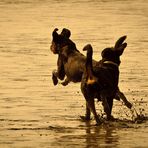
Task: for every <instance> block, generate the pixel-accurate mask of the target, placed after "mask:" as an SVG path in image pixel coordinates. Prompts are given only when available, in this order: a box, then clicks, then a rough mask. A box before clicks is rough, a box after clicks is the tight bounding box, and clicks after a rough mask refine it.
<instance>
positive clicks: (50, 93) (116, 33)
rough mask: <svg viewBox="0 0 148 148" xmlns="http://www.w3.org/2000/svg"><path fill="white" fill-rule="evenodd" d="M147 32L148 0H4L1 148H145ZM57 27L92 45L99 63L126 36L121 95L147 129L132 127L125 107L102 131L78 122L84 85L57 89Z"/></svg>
mask: <svg viewBox="0 0 148 148" xmlns="http://www.w3.org/2000/svg"><path fill="white" fill-rule="evenodd" d="M147 26H148V2H147V1H145V0H135V1H130V0H120V1H117V0H92V1H89V0H79V1H74V0H71V1H68V0H64V1H63V0H61V1H59V0H53V1H52V0H42V1H40V0H13V1H11V0H0V69H1V82H0V96H1V98H0V147H81V148H83V147H84V148H90V147H125V146H126V147H147V146H148V141H147V138H148V120H147V118H148V109H147V104H148V101H147V97H148V75H147V73H148V66H147V65H148V60H147V59H148V58H147V57H148V49H147V47H148V27H147ZM55 27H58V28H59V29H60V30H61V29H62V28H64V27H67V28H69V29H70V30H71V31H72V36H71V39H72V40H73V41H74V42H75V43H76V45H77V48H78V49H79V50H81V49H82V48H83V46H84V45H85V44H87V43H91V44H92V46H93V48H94V58H95V59H98V60H99V59H100V52H101V50H102V49H103V48H105V47H107V46H113V44H114V42H115V41H116V40H117V39H118V38H119V37H120V36H122V35H127V40H126V41H127V43H128V47H127V48H126V50H125V52H124V54H123V56H122V58H121V60H122V63H121V66H120V83H119V87H120V89H121V90H122V91H123V92H124V93H125V95H126V96H127V98H128V99H129V100H130V101H131V102H132V103H133V104H134V106H135V108H136V110H137V111H138V113H139V114H142V115H144V116H145V120H144V121H143V122H141V123H139V124H138V123H132V122H131V120H132V113H131V112H130V111H129V110H128V109H127V108H126V107H125V106H124V105H123V104H122V103H121V102H119V101H114V107H113V115H114V117H115V118H117V119H118V120H117V121H116V122H109V123H105V124H103V125H101V126H99V127H97V126H95V121H94V120H92V121H90V122H89V123H86V122H82V121H81V120H80V117H79V116H80V115H84V113H85V100H84V98H83V96H82V94H81V92H80V84H79V83H78V84H73V83H70V84H69V85H68V86H66V87H63V86H61V85H58V86H56V87H55V86H53V84H52V81H51V72H52V70H53V69H56V60H57V56H55V55H53V54H52V53H51V51H50V49H49V47H50V43H51V33H52V31H53V29H54V28H55ZM97 112H98V113H102V108H101V105H100V104H98V105H97Z"/></svg>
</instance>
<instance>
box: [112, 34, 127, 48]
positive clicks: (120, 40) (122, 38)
mask: <svg viewBox="0 0 148 148" xmlns="http://www.w3.org/2000/svg"><path fill="white" fill-rule="evenodd" d="M125 39H126V35H124V36H122V37H120V38H119V39H118V40H117V41H116V43H115V47H114V49H117V48H119V47H120V46H121V45H122V43H123V42H124V40H125Z"/></svg>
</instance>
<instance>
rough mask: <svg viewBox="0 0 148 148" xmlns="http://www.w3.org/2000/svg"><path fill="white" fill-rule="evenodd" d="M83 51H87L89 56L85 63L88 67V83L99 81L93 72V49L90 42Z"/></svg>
mask: <svg viewBox="0 0 148 148" xmlns="http://www.w3.org/2000/svg"><path fill="white" fill-rule="evenodd" d="M83 51H87V56H86V63H85V68H86V75H87V80H86V83H87V84H88V85H91V84H94V83H96V81H97V78H96V77H95V76H94V72H93V60H92V56H93V49H92V46H91V45H90V44H87V45H86V46H85V47H84V48H83Z"/></svg>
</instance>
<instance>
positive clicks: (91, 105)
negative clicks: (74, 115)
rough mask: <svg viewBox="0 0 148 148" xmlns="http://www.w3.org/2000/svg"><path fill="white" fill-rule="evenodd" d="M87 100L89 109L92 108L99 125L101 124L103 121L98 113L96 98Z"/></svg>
mask: <svg viewBox="0 0 148 148" xmlns="http://www.w3.org/2000/svg"><path fill="white" fill-rule="evenodd" d="M86 101H87V106H88V107H89V109H90V110H91V112H92V113H93V115H94V118H95V120H96V123H97V125H100V124H101V123H102V122H101V120H100V119H99V117H98V115H97V112H96V108H95V102H94V98H89V99H87V100H86Z"/></svg>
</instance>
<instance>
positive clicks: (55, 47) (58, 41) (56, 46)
mask: <svg viewBox="0 0 148 148" xmlns="http://www.w3.org/2000/svg"><path fill="white" fill-rule="evenodd" d="M57 31H58V29H57V28H55V29H54V31H53V33H52V38H53V39H52V43H51V47H50V49H51V51H52V52H53V53H54V54H59V53H60V51H61V50H62V48H64V47H66V46H68V47H69V49H71V50H73V49H75V48H76V46H75V44H74V43H73V42H72V41H71V40H70V39H69V37H70V36H71V32H70V30H68V29H66V28H64V29H63V30H62V32H61V34H58V33H57Z"/></svg>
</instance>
